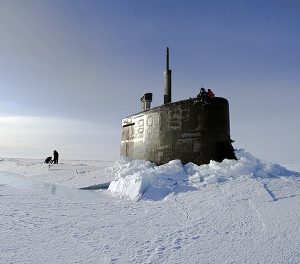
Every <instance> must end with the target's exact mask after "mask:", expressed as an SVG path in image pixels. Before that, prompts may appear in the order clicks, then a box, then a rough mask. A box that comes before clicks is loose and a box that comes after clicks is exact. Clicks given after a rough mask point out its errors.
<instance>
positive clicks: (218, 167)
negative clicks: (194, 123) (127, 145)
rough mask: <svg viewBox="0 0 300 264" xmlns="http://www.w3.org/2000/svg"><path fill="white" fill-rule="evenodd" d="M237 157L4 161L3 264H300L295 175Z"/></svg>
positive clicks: (299, 181) (0, 189)
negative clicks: (195, 160)
mask: <svg viewBox="0 0 300 264" xmlns="http://www.w3.org/2000/svg"><path fill="white" fill-rule="evenodd" d="M236 155H237V157H238V160H237V161H235V160H224V161H223V162H222V163H218V162H214V161H211V162H210V164H207V165H202V166H197V165H195V164H192V163H189V164H186V165H182V164H181V162H180V161H178V160H174V161H171V162H169V163H168V164H165V165H161V166H156V165H155V164H153V163H151V162H146V161H139V160H128V159H125V158H122V159H120V160H118V161H116V162H107V161H62V163H60V164H54V165H51V166H50V167H48V165H46V164H43V163H42V161H41V160H27V159H8V158H2V159H0V199H1V204H0V239H1V241H0V263H299V262H300V227H299V222H300V210H299V205H300V174H299V172H296V171H291V170H288V169H286V168H284V167H282V166H280V165H277V164H273V163H270V162H265V161H262V160H260V159H258V158H256V157H254V156H253V155H251V154H250V153H247V152H245V151H244V150H238V151H236ZM287 167H288V168H289V169H293V170H297V171H299V168H300V166H299V165H298V164H290V165H287ZM107 181H111V184H110V186H109V188H108V190H94V191H85V190H79V188H81V187H86V186H90V185H95V184H100V183H105V182H107Z"/></svg>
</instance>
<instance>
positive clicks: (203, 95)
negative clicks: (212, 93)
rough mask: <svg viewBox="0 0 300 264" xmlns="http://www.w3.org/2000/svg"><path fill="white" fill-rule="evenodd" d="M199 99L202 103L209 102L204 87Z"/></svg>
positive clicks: (198, 96)
mask: <svg viewBox="0 0 300 264" xmlns="http://www.w3.org/2000/svg"><path fill="white" fill-rule="evenodd" d="M197 98H198V99H200V100H201V101H202V102H206V101H207V92H206V90H205V89H204V88H203V87H202V88H201V89H200V92H199V94H198V95H197Z"/></svg>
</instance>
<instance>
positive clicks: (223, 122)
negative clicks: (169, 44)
mask: <svg viewBox="0 0 300 264" xmlns="http://www.w3.org/2000/svg"><path fill="white" fill-rule="evenodd" d="M151 101H152V94H151V93H146V94H145V95H144V96H143V97H142V98H141V102H142V111H141V112H140V113H137V114H134V115H131V116H128V117H126V118H124V119H123V120H122V139H121V155H122V156H126V157H129V158H132V159H142V160H149V161H152V162H155V163H156V164H158V165H160V164H164V163H167V162H169V161H171V160H174V159H180V160H181V162H182V163H184V164H185V163H188V162H193V163H195V164H198V165H201V164H207V163H209V162H210V160H215V161H222V160H224V159H226V158H227V159H236V157H235V154H234V149H233V147H232V145H231V142H232V141H231V139H230V121H229V104H228V101H227V100H226V99H225V98H222V97H214V98H211V99H210V100H202V99H201V98H190V99H187V100H182V101H177V102H171V70H170V69H169V48H167V52H166V69H165V72H164V104H163V105H161V106H157V107H154V108H150V102H151Z"/></svg>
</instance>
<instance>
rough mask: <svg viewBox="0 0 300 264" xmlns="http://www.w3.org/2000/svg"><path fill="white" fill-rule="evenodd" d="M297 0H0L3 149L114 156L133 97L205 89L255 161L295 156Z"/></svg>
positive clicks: (178, 96)
mask: <svg viewBox="0 0 300 264" xmlns="http://www.w3.org/2000/svg"><path fill="white" fill-rule="evenodd" d="M299 14H300V2H299V1H296V0H295V1H290V0H286V1H283V0H281V1H277V0H270V1H263V0H260V1H256V0H254V1H253V0H228V1H215V0H206V1H201V0H195V1H188V0H187V1H177V0H160V1H159V0H151V1H140V0H126V1H125V0H113V1H111V0H107V1H104V0H95V1H92V0H80V1H79V0H69V1H67V0H47V1H46V0H44V1H43V0H35V1H34V0H27V1H23V0H0V36H1V39H0V40H1V41H0V92H1V93H0V156H2V157H24V158H41V159H44V158H45V157H47V156H49V155H51V154H52V151H53V150H54V149H57V150H58V152H59V153H60V156H61V158H65V159H73V158H74V159H109V160H111V159H117V158H118V157H119V150H120V137H121V120H122V118H124V117H126V116H128V115H130V114H134V113H137V112H139V110H140V101H139V99H140V97H141V96H142V95H143V94H144V93H145V92H152V93H153V94H154V100H153V106H157V105H161V104H162V102H163V70H164V62H165V48H166V47H167V46H169V47H170V67H171V69H172V71H173V72H172V74H173V76H172V77H173V79H172V83H173V87H172V89H173V90H172V96H173V98H172V100H173V101H176V100H182V99H186V98H188V97H194V96H195V95H196V94H197V93H198V91H199V88H200V87H202V86H203V87H206V88H212V89H213V90H214V92H215V93H216V95H217V96H222V97H225V98H227V99H228V100H229V104H230V119H231V138H232V139H233V140H235V143H234V147H235V148H245V149H246V150H247V151H249V152H251V153H252V154H253V155H256V156H258V157H259V158H262V159H265V160H268V161H272V162H277V163H280V164H284V163H290V162H293V163H300V158H299V155H298V149H299V148H300V142H299V139H298V137H299V136H298V133H299V132H298V131H299V130H300V124H299V114H300V104H299V103H298V101H299V97H300V89H299V83H300V74H299V70H300V53H299V47H300V33H299V28H300V16H299Z"/></svg>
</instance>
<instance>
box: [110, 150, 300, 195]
mask: <svg viewBox="0 0 300 264" xmlns="http://www.w3.org/2000/svg"><path fill="white" fill-rule="evenodd" d="M235 153H236V156H237V158H238V160H227V159H225V160H224V161H223V162H221V163H220V162H216V161H211V162H210V163H209V164H205V165H201V166H198V165H196V164H194V163H188V164H186V165H183V164H182V163H181V162H180V160H172V161H170V162H169V163H167V164H164V165H161V166H157V165H155V164H154V163H151V162H149V161H142V160H129V159H127V158H121V159H120V160H118V161H117V162H116V163H115V164H114V165H113V166H112V167H109V168H107V169H106V173H108V174H111V175H114V176H115V177H116V178H117V179H116V180H113V181H112V182H111V184H110V185H109V188H108V190H109V191H111V192H112V193H113V194H114V195H117V196H120V197H125V198H129V199H131V200H139V199H141V198H143V199H151V200H159V199H163V198H165V197H166V196H168V195H170V194H171V193H175V192H183V191H191V190H195V189H199V188H201V187H204V186H206V185H207V184H215V183H222V182H227V181H230V180H233V179H236V178H238V177H241V176H246V177H251V178H272V177H283V176H284V177H287V176H299V173H298V172H294V171H290V170H287V169H286V168H284V167H282V166H280V165H278V164H274V163H271V162H265V161H262V160H260V159H258V158H256V157H254V156H253V155H252V154H250V153H248V152H246V151H245V150H243V149H241V150H236V151H235Z"/></svg>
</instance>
